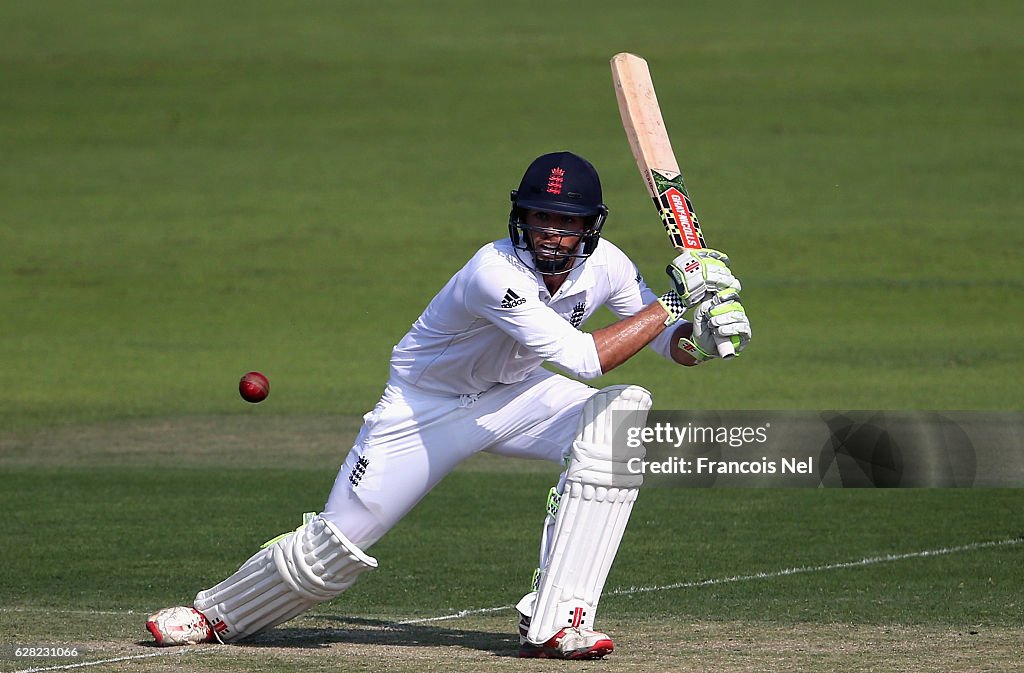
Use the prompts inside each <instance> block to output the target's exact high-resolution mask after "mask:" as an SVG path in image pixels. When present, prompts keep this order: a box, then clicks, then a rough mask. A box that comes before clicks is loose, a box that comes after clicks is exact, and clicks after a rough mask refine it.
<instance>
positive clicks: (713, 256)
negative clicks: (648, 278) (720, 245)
mask: <svg viewBox="0 0 1024 673" xmlns="http://www.w3.org/2000/svg"><path fill="white" fill-rule="evenodd" d="M665 273H667V274H668V277H669V278H670V279H671V281H672V289H671V290H669V291H668V292H666V293H665V294H663V295H662V296H661V297H660V298H659V299H658V301H659V302H660V303H661V305H662V307H663V308H664V309H665V311H666V312H668V316H669V317H668V319H667V320H666V321H665V324H666V325H671V324H672V323H674V322H676V321H677V320H679V319H680V318H682V317H683V314H684V313H685V312H686V311H687V309H689V308H691V307H693V306H696V305H697V304H699V303H701V302H702V301H704V300H705V299H707V298H708V295H710V294H713V293H716V292H732V293H737V292H739V291H740V289H742V287H741V285H740V281H739V279H738V278H736V276H734V275H733V274H732V271H730V270H729V257H728V255H726V254H725V253H723V252H719V251H718V250H712V249H710V248H698V249H695V250H687V251H686V252H684V253H682V254H681V255H679V256H678V257H676V258H675V259H673V260H672V263H671V264H669V265H668V266H667V267H666V268H665Z"/></svg>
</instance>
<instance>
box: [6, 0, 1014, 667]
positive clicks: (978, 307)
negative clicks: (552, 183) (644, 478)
mask: <svg viewBox="0 0 1024 673" xmlns="http://www.w3.org/2000/svg"><path fill="white" fill-rule="evenodd" d="M691 5H693V6H691ZM0 25H2V26H3V27H4V30H3V34H4V39H3V40H0V90H2V91H3V92H4V93H3V95H2V96H0V156H2V157H3V159H2V161H0V204H2V206H0V503H2V508H3V509H2V511H3V513H4V515H3V516H2V517H0V541H2V542H0V671H25V670H29V669H52V670H65V669H66V668H67V667H68V666H71V665H74V664H80V663H87V664H90V665H91V666H92V669H91V670H145V671H157V670H168V671H215V670H216V671H251V670H261V671H275V672H276V671H292V670H295V671H319V670H332V671H339V670H340V671H348V670H351V671H357V670H389V671H424V670H428V671H435V670H436V671H443V670H484V671H504V670H552V669H555V668H557V669H559V670H562V669H569V668H577V666H569V665H564V664H556V663H552V662H540V663H538V662H521V661H519V660H517V659H515V658H513V657H512V655H513V654H514V652H515V648H516V641H515V640H514V638H513V634H514V633H515V629H514V623H513V615H512V613H513V611H512V610H511V607H510V606H511V605H512V604H514V603H515V601H516V600H517V599H518V598H519V596H520V594H521V593H522V591H523V588H524V586H525V585H526V584H527V583H528V581H529V577H530V573H531V571H532V568H533V565H534V563H535V555H536V546H537V534H538V532H539V523H540V517H541V514H542V510H541V505H542V504H543V497H544V493H545V491H546V489H547V487H548V486H549V485H550V483H551V481H552V480H553V479H554V478H555V476H556V474H555V473H554V472H553V470H552V469H550V468H548V467H547V466H543V465H535V464H530V463H526V464H520V463H516V462H513V461H506V460H499V459H496V458H493V457H480V458H479V459H474V460H471V461H470V462H469V463H467V464H466V465H465V466H464V467H463V468H461V469H460V470H458V471H457V472H456V473H454V474H453V475H451V477H449V479H447V480H446V481H445V482H443V483H442V484H441V486H439V487H438V489H436V490H435V492H434V493H432V494H431V495H430V496H429V497H428V498H427V499H426V500H425V501H424V502H423V503H422V504H421V505H420V506H419V507H418V508H417V509H416V510H415V511H414V512H413V513H412V514H411V515H410V517H408V518H407V519H406V520H404V521H403V522H402V523H401V524H400V525H399V526H398V527H397V528H396V529H395V530H394V531H392V532H391V533H390V534H389V535H388V536H387V537H386V538H385V539H384V540H382V541H381V542H380V543H379V544H378V545H376V546H375V547H374V548H373V554H374V555H375V556H377V557H378V558H379V559H380V563H381V567H380V569H379V570H378V571H376V572H374V573H371V574H370V575H367V576H365V577H364V578H363V579H362V580H360V582H359V583H358V584H357V585H356V586H355V587H354V588H353V589H352V590H351V591H350V592H348V593H347V594H346V595H345V596H344V597H342V598H340V599H338V600H337V601H335V602H332V603H329V604H327V605H324V606H320V607H319V608H318V609H316V610H314V611H313V612H312V613H311V614H310V615H307V616H303V617H301V618H299V619H297V620H295V621H294V622H291V623H289V624H288V625H285V626H284V627H282V628H280V629H278V630H276V631H274V632H272V633H270V634H267V635H266V636H264V637H263V638H261V639H258V640H257V641H255V642H253V643H251V644H250V645H248V646H245V647H232V648H219V647H214V646H207V647H196V648H186V649H180V650H173V651H168V650H157V649H155V648H152V647H149V646H148V645H146V644H145V641H146V638H145V637H144V636H146V634H145V632H144V630H143V628H142V623H143V621H144V619H145V616H146V615H147V614H148V613H149V611H152V610H155V609H158V608H160V607H164V606H166V605H169V604H172V603H185V602H188V601H189V600H190V599H191V598H192V596H193V595H194V593H195V591H196V590H198V589H200V588H203V587H205V586H209V585H210V584H211V583H213V582H216V581H218V580H220V579H221V578H223V577H224V576H225V575H226V574H227V573H230V572H231V571H233V570H234V569H235V568H236V567H237V565H238V564H239V563H240V562H241V561H242V560H244V559H245V558H246V557H247V556H248V555H249V554H250V553H252V552H253V551H254V550H255V547H256V545H258V544H259V543H261V542H262V541H263V540H265V539H267V538H270V537H273V536H274V535H276V534H277V533H279V532H282V531H284V530H287V529H289V528H292V527H294V526H295V525H296V524H297V523H298V519H299V516H300V514H301V512H303V511H308V510H315V509H317V508H319V507H321V506H322V505H323V500H324V498H325V497H326V494H327V490H328V489H329V487H330V484H331V483H332V481H333V478H334V474H335V470H336V469H337V466H338V465H339V464H340V462H341V460H342V459H343V457H344V455H345V452H346V451H347V449H348V446H349V445H350V443H351V441H352V438H353V436H354V434H355V432H356V430H357V429H358V426H359V419H360V416H361V415H362V414H363V413H365V412H366V411H367V410H368V409H370V408H371V407H372V406H373V404H374V403H375V402H376V399H377V396H378V395H379V394H380V391H381V390H382V387H383V384H384V382H385V379H386V376H387V358H388V354H389V352H390V349H391V347H392V346H393V344H394V343H395V342H396V341H397V340H398V339H399V338H400V337H401V336H402V334H403V333H404V331H405V329H406V328H407V327H408V325H409V324H410V323H411V322H412V321H413V320H415V318H416V317H417V315H418V313H419V311H420V310H421V309H422V307H423V306H424V305H425V303H426V302H427V301H428V300H429V298H430V297H431V296H432V295H433V293H434V292H435V291H436V290H437V289H438V288H440V286H441V285H442V284H443V283H444V282H445V281H446V280H447V278H448V277H449V276H450V275H451V273H452V272H454V271H455V270H456V269H457V268H458V267H459V266H460V265H461V264H462V263H463V262H464V260H465V259H467V258H468V257H469V256H470V255H471V254H472V253H473V252H474V251H475V250H476V249H477V247H478V246H479V245H481V244H482V243H484V242H486V241H488V240H491V239H494V238H498V237H500V236H502V235H503V233H504V232H505V223H506V222H507V214H508V201H507V198H508V192H509V190H510V189H511V188H513V187H515V186H516V184H517V183H518V180H519V178H520V177H521V173H522V171H523V169H524V168H525V166H526V164H527V163H528V162H529V161H530V160H531V159H533V158H534V157H535V156H537V155H539V154H541V153H544V152H548V151H553V150H558V149H572V150H574V151H576V152H578V153H580V154H582V155H584V156H586V157H587V158H589V159H590V160H591V161H592V162H593V163H594V164H595V165H596V166H597V168H598V169H599V171H600V172H601V175H602V180H603V183H604V189H605V201H606V203H608V205H609V207H610V209H611V218H610V219H609V222H608V225H607V226H606V228H605V232H606V235H607V237H608V238H609V239H611V240H613V241H615V242H616V243H617V244H618V245H620V247H623V248H624V249H626V250H627V251H628V252H629V253H630V254H631V256H632V257H633V258H634V259H635V260H636V261H637V262H638V264H639V265H640V267H641V270H642V272H643V273H644V275H645V276H646V277H647V280H648V282H649V283H650V284H651V285H652V286H653V287H655V288H658V287H662V286H663V285H664V281H662V280H661V278H662V269H663V267H664V265H665V263H666V261H667V260H668V258H669V255H670V251H669V249H668V247H667V245H666V244H665V241H664V240H663V239H664V237H663V236H662V235H661V234H660V233H659V232H658V226H659V225H658V224H657V223H656V220H655V218H654V214H653V212H652V211H651V208H650V204H649V201H648V199H647V196H646V192H645V191H644V189H643V185H642V183H641V180H640V178H639V176H638V175H637V172H636V169H635V166H634V164H633V160H632V157H631V156H630V153H629V148H628V145H627V144H626V140H625V135H624V133H623V131H622V128H621V124H620V121H619V117H618V112H617V109H616V106H615V99H614V94H613V91H612V87H611V77H610V72H609V69H608V64H607V63H608V60H609V58H610V57H611V56H612V55H613V54H614V53H616V52H618V51H627V50H628V51H634V52H637V53H640V54H642V55H643V56H645V57H646V58H647V59H648V60H649V61H650V63H651V67H652V70H653V73H654V77H655V82H656V84H657V86H658V93H659V97H660V100H661V103H662V106H663V108H664V111H665V117H666V122H667V124H668V126H669V131H670V132H671V134H672V137H673V141H674V144H675V147H676V151H677V154H678V155H679V157H680V162H681V164H682V166H683V169H684V172H685V174H686V176H687V184H688V186H689V188H690V193H691V196H692V197H693V199H694V203H695V206H696V208H697V212H698V213H699V214H700V215H701V221H702V223H703V226H704V228H705V232H706V234H707V236H708V241H709V243H710V244H712V245H713V246H715V247H719V248H721V249H723V250H726V251H727V252H728V253H729V254H730V256H731V257H732V258H733V260H734V264H733V267H734V269H735V271H736V273H737V275H739V276H740V278H741V279H742V280H743V284H744V292H743V298H744V303H745V305H746V306H747V309H748V312H749V314H750V315H751V320H752V323H753V327H754V341H753V343H752V345H751V347H750V349H749V351H748V352H747V353H746V354H745V355H744V356H743V357H742V358H740V359H739V360H737V361H736V362H733V363H729V364H725V363H713V364H712V365H709V366H707V367H701V368H700V369H698V370H693V371H680V370H678V368H672V367H667V366H665V365H664V363H663V362H661V361H660V360H659V359H658V358H657V357H655V356H653V355H650V354H644V355H641V356H640V357H638V358H636V359H635V360H634V361H632V362H630V363H627V364H626V365H625V366H623V367H621V368H620V369H618V370H616V371H614V372H612V373H611V374H610V375H608V376H606V377H604V378H603V379H601V380H600V381H599V382H598V384H599V385H610V384H612V383H622V382H633V383H638V384H641V385H644V386H645V387H647V388H649V389H650V390H651V391H652V392H653V393H654V398H655V404H656V406H657V408H659V409H812V410H814V409H893V410H913V409H936V410H953V409H958V410H995V411H1019V410H1020V409H1021V406H1020V399H1021V398H1022V393H1024V384H1022V381H1024V342H1022V341H1021V339H1020V338H1019V337H1017V336H1015V335H1016V334H1017V333H1018V331H1019V329H1020V324H1021V322H1022V320H1021V317H1022V315H1024V301H1022V299H1021V296H1022V292H1021V290H1022V289H1024V277H1022V274H1021V272H1020V264H1019V261H1018V258H1019V257H1020V251H1021V250H1022V249H1024V227H1022V224H1024V207H1022V203H1024V202H1022V200H1021V199H1020V196H1019V192H1020V188H1019V186H1018V183H1019V178H1020V175H1021V174H1022V173H1024V170H1022V169H1024V121H1022V117H1021V114H1020V110H1021V109H1022V103H1024V96H1022V92H1024V86H1022V85H1024V76H1022V74H1021V73H1024V52H1022V49H1021V44H1020V37H1019V35H1020V33H1021V29H1022V27H1024V8H1022V7H1021V6H1020V5H1019V3H1011V2H987V3H981V4H978V3H975V4H971V3H964V2H952V1H947V2H923V1H920V0H914V1H911V2H904V3H886V2H874V1H869V2H858V3H851V2H840V3H818V4H813V3H810V4H809V3H796V2H779V3H757V2H749V1H743V2H735V3H727V4H722V5H713V4H706V5H701V4H694V3H676V4H675V5H670V6H667V7H659V8H658V10H657V12H653V11H652V10H647V11H645V10H643V9H642V8H640V7H635V6H632V5H629V4H628V3H609V2H604V1H597V2H591V3H586V4H585V5H583V4H579V3H545V4H534V3H526V2H520V1H517V0H516V1H512V2H504V3H500V5H497V4H491V3H471V2H466V1H462V2H459V1H454V0H442V1H440V2H433V3H419V4H413V3H404V4H402V3H343V4H330V3H322V2H299V3H273V2H267V1H259V2H252V3H244V4H239V3H225V2H174V3H171V2H163V1H160V2H149V3H133V2H118V1H114V0H106V1H103V2H93V3H76V2H68V1H66V0H55V1H53V2H46V3H39V2H29V1H24V0H12V1H10V2H5V3H2V4H0ZM602 319H605V320H606V319H607V316H602ZM588 327H590V326H588ZM250 369H259V370H262V371H264V372H266V373H267V374H268V376H269V377H270V379H271V381H272V385H273V391H272V394H271V397H270V398H269V399H268V400H267V401H266V402H265V403H263V404H261V405H259V406H252V405H246V404H245V403H243V402H242V401H241V400H240V399H239V398H238V395H237V392H236V383H237V380H238V377H239V376H240V375H241V374H242V373H244V372H245V371H247V370H250ZM1011 448H1012V447H1011ZM1021 504H1022V500H1021V492H1020V491H1019V490H1014V489H1005V490H982V489H976V490H897V491H870V490H767V489H764V490H735V489H734V490H727V489H723V490H678V489H676V490H671V489H650V490H648V491H647V492H645V493H644V495H643V497H641V499H640V501H639V503H638V505H637V510H636V512H635V514H634V518H633V519H632V522H631V525H630V529H629V530H628V531H627V535H626V541H625V543H624V546H623V548H622V551H621V552H620V555H619V557H618V560H617V562H616V565H615V567H614V568H613V570H612V574H611V576H610V578H609V581H608V589H609V593H608V595H607V596H606V598H605V599H604V600H603V601H602V621H601V625H602V626H604V627H607V629H608V630H609V631H611V632H612V633H613V635H615V636H616V640H617V643H618V645H619V650H618V651H617V652H616V653H615V654H614V655H613V656H612V657H610V658H609V659H608V660H607V661H605V662H601V663H599V664H586V665H584V666H582V667H585V668H588V669H589V668H597V667H600V668H602V669H603V670H609V671H620V670H621V671H641V670H720V671H793V670H801V671H821V672H825V671H844V672H845V671H877V670H915V671H949V670H957V671H1018V670H1020V669H1021V667H1022V665H1024V664H1022V661H1024V655H1022V654H1021V653H1022V652H1024V606H1022V603H1021V591H1020V587H1021V586H1022V585H1024V570H1022V568H1024V563H1022V561H1024V553H1022V550H1024V514H1022V513H1021V512H1022V508H1021ZM492 608H493V609H492ZM454 615H461V616H454ZM53 643H61V644H76V645H78V646H80V647H81V648H82V650H83V651H84V654H82V655H81V656H80V657H78V658H76V659H61V660H40V659H32V660H26V659H24V658H17V657H14V656H13V653H12V651H13V650H12V648H13V647H14V646H15V645H41V644H53ZM114 660H118V661H114ZM54 667H56V668H54ZM60 667H64V668H63V669H62V668H60ZM86 670H90V669H88V668H87V669H86Z"/></svg>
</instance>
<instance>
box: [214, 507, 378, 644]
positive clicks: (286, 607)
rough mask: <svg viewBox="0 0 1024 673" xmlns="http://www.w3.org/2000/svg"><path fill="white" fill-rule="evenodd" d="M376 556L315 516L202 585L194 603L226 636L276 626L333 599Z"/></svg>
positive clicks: (226, 639) (374, 564) (229, 638)
mask: <svg viewBox="0 0 1024 673" xmlns="http://www.w3.org/2000/svg"><path fill="white" fill-rule="evenodd" d="M376 567H377V560H376V559H374V558H372V557H370V556H367V555H366V554H364V553H363V552H362V551H361V550H360V549H359V548H358V547H356V546H355V545H354V544H353V543H352V542H351V541H349V539H348V538H346V537H345V536H344V535H342V533H341V531H339V530H338V529H337V528H336V527H335V526H334V525H333V524H331V523H330V522H329V521H325V520H323V519H320V518H315V519H313V520H312V521H311V522H309V523H308V524H306V525H305V526H303V527H302V528H300V529H298V530H297V531H295V532H293V533H289V534H288V535H286V536H284V537H282V538H281V539H279V540H277V541H276V542H274V543H273V544H272V545H270V546H269V547H267V548H266V549H262V550H260V551H259V552H258V553H256V554H255V555H253V556H252V557H251V558H250V559H249V560H248V561H246V562H245V563H244V564H242V567H241V568H239V569H238V570H237V571H236V572H235V574H234V575H232V576H231V577H229V578H227V579H226V580H224V581H223V582H221V583H220V584H217V585H216V586H214V587H212V588H210V589H207V590H205V591H200V592H199V593H198V594H197V595H196V600H195V607H196V609H197V610H199V611H200V612H202V613H203V614H204V615H206V619H207V620H208V621H209V622H210V626H212V627H213V630H214V632H215V633H216V634H217V636H218V637H219V639H220V640H222V641H223V642H229V641H232V640H237V639H239V638H245V637H246V636H251V635H254V634H256V633H259V632H260V631H264V630H266V629H269V628H272V627H274V626H277V625H278V624H281V623H282V622H285V621H287V620H289V619H292V618H293V617H296V616H298V615H299V614H301V613H303V612H305V611H306V610H308V609H310V608H311V607H313V606H314V605H316V604H317V603H322V602H324V601H328V600H330V599H332V598H334V597H336V596H338V595H340V594H341V593H342V592H343V591H345V590H346V589H348V588H349V587H350V586H352V584H353V583H355V581H356V578H357V577H358V576H359V575H360V574H361V573H363V572H364V571H366V570H371V569H373V568H376Z"/></svg>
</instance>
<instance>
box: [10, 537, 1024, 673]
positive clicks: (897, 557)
mask: <svg viewBox="0 0 1024 673" xmlns="http://www.w3.org/2000/svg"><path fill="white" fill-rule="evenodd" d="M1022 543H1024V537H1015V538H1009V539H1006V540H994V541H990V542H973V543H971V544H964V545H958V546H956V547H940V548H938V549H926V550H924V551H915V552H907V553H904V554H886V555H884V556H868V557H866V558H862V559H860V560H857V561H843V562H839V563H826V564H824V565H817V566H798V567H794V568H784V569H782V570H773V571H770V572H759V573H753V574H750V575H733V576H732V577H717V578H711V579H706V580H696V581H690V582H674V583H672V584H662V585H658V586H639V587H636V586H634V587H625V588H621V589H613V590H611V591H608V592H605V595H606V596H630V595H633V594H644V593H651V592H655V591H672V590H675V589H695V588H700V587H710V586H717V585H720V584H733V583H736V582H753V581H756V580H770V579H776V578H779V577H789V576H790V575H801V574H806V573H817V572H827V571H830V570H846V569H850V568H864V567H867V566H873V565H878V564H880V563H894V562H896V561H907V560H910V559H920V558H932V557H936V556H948V555H950V554H958V553H961V552H969V551H978V550H981V549H991V548H994V547H1012V546H1014V545H1019V544H1022ZM514 607H515V605H500V606H497V607H491V608H474V609H470V610H459V611H458V612H453V613H451V614H448V615H440V616H437V617H422V618H419V619H406V620H403V621H400V622H395V624H397V625H400V626H406V625H410V624H426V623H430V622H443V621H448V620H452V619H460V618H462V617H469V616H472V615H484V614H489V613H492V612H501V611H504V610H511V609H513V608H514ZM29 611H31V610H27V609H20V608H3V609H0V612H29ZM41 611H42V610H41ZM49 612H51V613H55V612H60V613H62V614H68V613H70V614H75V613H79V614H83V613H87V612H88V611H85V610H77V611H60V610H51V611H49ZM133 613H134V610H132V611H129V612H128V614H133ZM88 614H125V613H113V612H88ZM202 651H206V652H209V651H212V648H211V649H205V648H204V649H199V648H190V647H186V648H172V649H167V650H161V651H159V652H152V653H148V654H132V655H125V656H123V657H115V658H113V659H101V660H97V661H83V662H80V663H76V664H62V665H59V666H46V667H42V668H25V669H21V670H18V671H14V673H43V672H44V671H68V670H72V669H75V668H85V667H87V666H100V665H102V664H112V663H116V662H119V661H133V660H137V659H151V658H154V657H162V656H167V655H171V654H178V655H184V654H188V653H190V652H202Z"/></svg>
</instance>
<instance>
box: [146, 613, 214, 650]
mask: <svg viewBox="0 0 1024 673" xmlns="http://www.w3.org/2000/svg"><path fill="white" fill-rule="evenodd" d="M146 629H148V630H149V632H150V633H152V634H153V638H155V639H156V644H157V645H158V646H160V647H170V646H171V645H195V644H197V643H208V642H211V641H212V640H214V635H213V629H212V628H210V623H209V622H208V621H206V617H204V616H203V613H201V612H199V610H196V609H195V608H185V607H177V608H164V609H163V610H160V611H159V612H157V613H155V614H152V615H150V617H149V619H147V620H146Z"/></svg>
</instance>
